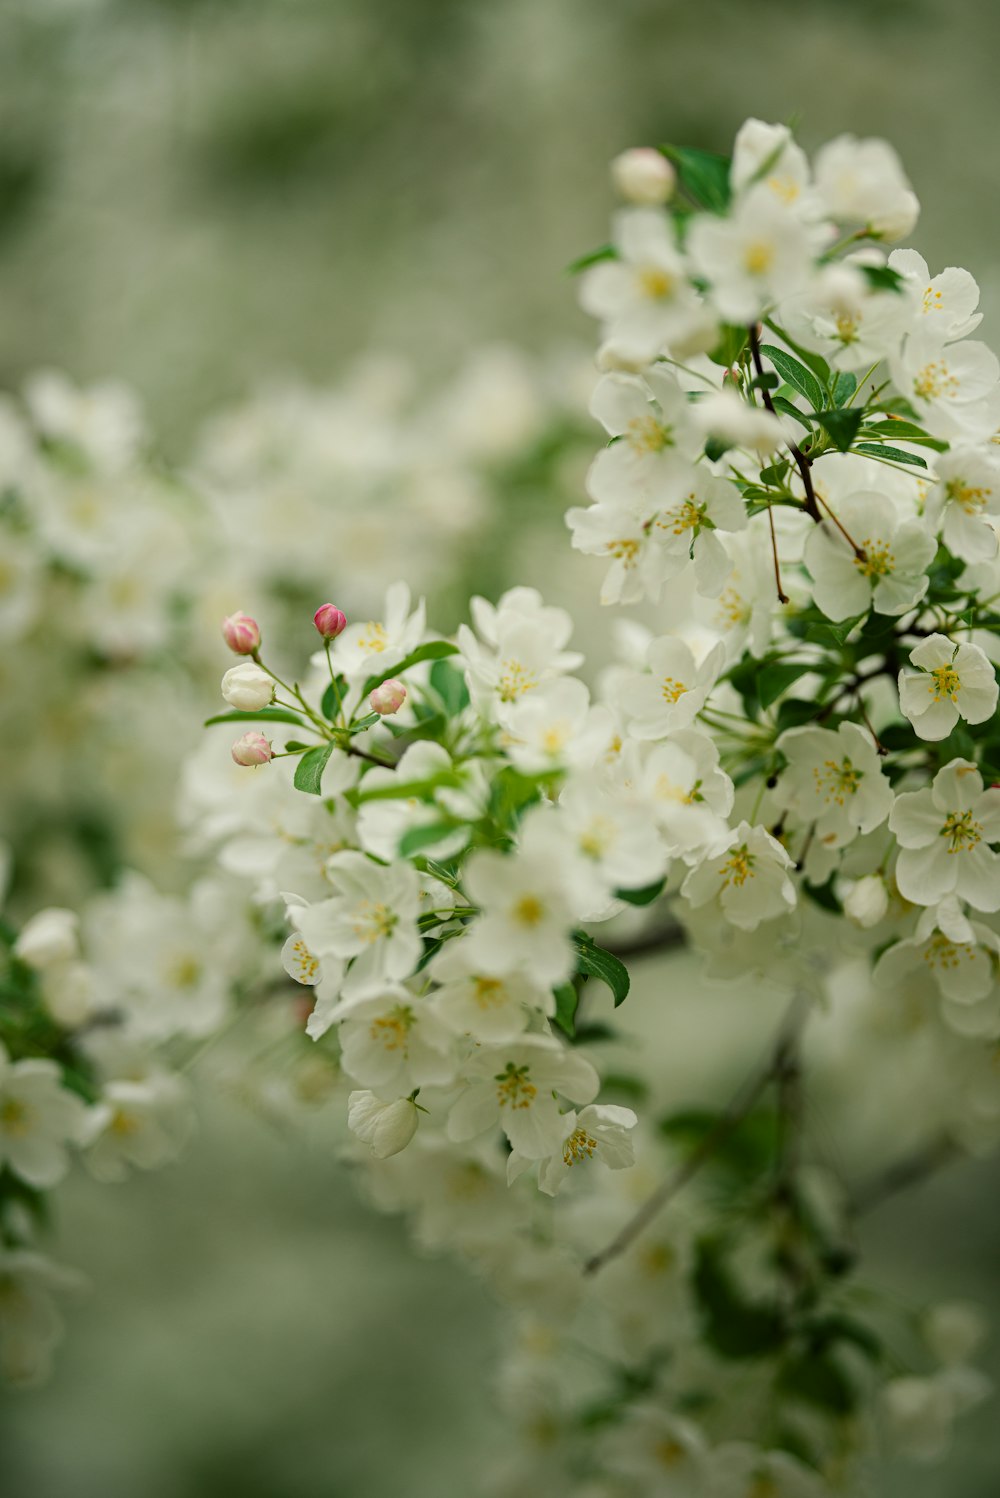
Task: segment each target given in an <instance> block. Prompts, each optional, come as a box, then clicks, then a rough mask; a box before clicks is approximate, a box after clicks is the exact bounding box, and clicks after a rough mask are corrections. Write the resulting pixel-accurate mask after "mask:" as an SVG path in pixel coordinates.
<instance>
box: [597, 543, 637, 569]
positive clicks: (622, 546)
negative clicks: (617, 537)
mask: <svg viewBox="0 0 1000 1498" xmlns="http://www.w3.org/2000/svg"><path fill="white" fill-rule="evenodd" d="M604 549H605V551H607V552H608V553H609V554H610V555H611V556H613V557H616V558H617V560H618V561H619V562H624V563H625V567H626V568H627V569H628V568H632V567H634V566H635V564H636V562H637V561H638V559H639V542H638V541H637V540H636V539H635V537H634V536H628V537H624V538H623V539H622V540H621V541H608V542H607V544H606V545H605V548H604Z"/></svg>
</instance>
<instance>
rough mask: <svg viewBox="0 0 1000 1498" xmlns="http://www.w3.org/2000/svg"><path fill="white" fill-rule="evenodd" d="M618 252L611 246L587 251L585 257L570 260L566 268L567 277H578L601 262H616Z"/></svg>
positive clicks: (604, 245)
mask: <svg viewBox="0 0 1000 1498" xmlns="http://www.w3.org/2000/svg"><path fill="white" fill-rule="evenodd" d="M617 259H618V251H617V250H616V249H615V247H614V245H613V244H602V245H601V246H600V247H599V248H598V249H596V250H588V251H587V253H586V255H580V256H579V257H578V258H577V259H576V260H571V261H570V263H569V265H567V267H566V274H567V275H568V276H578V275H579V274H580V272H581V271H584V270H589V269H590V267H591V266H592V265H600V263H601V261H602V260H617Z"/></svg>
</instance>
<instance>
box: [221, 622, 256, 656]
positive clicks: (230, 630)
mask: <svg viewBox="0 0 1000 1498" xmlns="http://www.w3.org/2000/svg"><path fill="white" fill-rule="evenodd" d="M222 638H223V639H224V640H225V642H226V644H227V645H228V646H229V648H230V650H231V651H232V652H233V653H234V654H235V655H253V653H254V651H255V650H259V649H260V626H259V625H258V623H257V621H256V619H251V618H250V615H249V614H243V613H236V614H230V616H229V618H228V619H223V621H222Z"/></svg>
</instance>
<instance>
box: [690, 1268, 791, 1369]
mask: <svg viewBox="0 0 1000 1498" xmlns="http://www.w3.org/2000/svg"><path fill="white" fill-rule="evenodd" d="M694 1289H695V1294H696V1295H697V1297H698V1307H699V1310H700V1312H701V1321H702V1330H703V1332H704V1335H705V1340H706V1341H707V1342H708V1344H709V1346H710V1347H712V1348H713V1350H714V1351H715V1352H717V1353H719V1354H720V1356H722V1357H724V1358H761V1357H767V1356H769V1355H770V1354H772V1353H775V1352H777V1351H778V1350H779V1349H780V1348H781V1347H782V1345H783V1344H784V1342H785V1339H786V1328H785V1322H784V1318H783V1317H782V1315H781V1311H780V1309H779V1308H778V1306H777V1305H776V1304H772V1303H770V1302H767V1301H754V1300H751V1299H750V1298H749V1297H748V1296H746V1295H745V1294H744V1293H743V1290H742V1288H741V1287H740V1286H739V1285H738V1283H737V1281H736V1279H735V1277H734V1276H733V1274H732V1272H731V1270H730V1268H729V1265H728V1263H727V1262H726V1250H725V1245H724V1243H723V1240H721V1239H719V1238H703V1239H701V1241H700V1242H699V1244H698V1246H697V1258H696V1262H695V1271H694Z"/></svg>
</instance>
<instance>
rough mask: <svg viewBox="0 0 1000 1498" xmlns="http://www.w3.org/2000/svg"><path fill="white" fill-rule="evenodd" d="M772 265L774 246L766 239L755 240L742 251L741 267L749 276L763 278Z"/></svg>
mask: <svg viewBox="0 0 1000 1498" xmlns="http://www.w3.org/2000/svg"><path fill="white" fill-rule="evenodd" d="M773 264H774V245H773V244H771V243H770V242H769V241H768V240H766V239H755V240H752V241H751V243H750V244H748V245H747V247H746V249H745V250H744V251H743V266H744V269H745V270H746V271H747V272H748V274H749V275H751V276H763V275H766V274H767V272H768V271H769V270H770V269H771V266H772V265H773Z"/></svg>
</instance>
